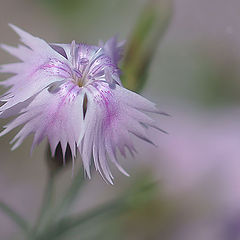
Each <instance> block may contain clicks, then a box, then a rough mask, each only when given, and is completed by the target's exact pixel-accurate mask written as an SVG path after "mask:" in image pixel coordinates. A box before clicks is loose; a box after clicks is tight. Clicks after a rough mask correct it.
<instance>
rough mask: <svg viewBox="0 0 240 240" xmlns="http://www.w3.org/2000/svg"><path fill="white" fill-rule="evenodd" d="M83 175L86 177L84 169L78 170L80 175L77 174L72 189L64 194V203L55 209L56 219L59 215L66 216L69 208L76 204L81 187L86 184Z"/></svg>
mask: <svg viewBox="0 0 240 240" xmlns="http://www.w3.org/2000/svg"><path fill="white" fill-rule="evenodd" d="M83 175H84V174H83V169H82V168H80V169H79V170H78V173H77V174H76V176H74V178H73V180H72V183H71V185H70V187H69V188H68V190H67V191H66V193H65V194H64V197H63V199H62V201H61V202H60V204H59V205H58V206H57V208H56V209H55V214H56V215H55V217H57V215H58V216H60V217H61V216H64V214H65V213H66V211H67V210H68V208H69V207H70V206H71V205H72V203H73V202H74V200H75V199H76V197H77V195H78V193H79V190H80V189H81V186H82V185H83V184H84V182H85V181H84V176H83Z"/></svg>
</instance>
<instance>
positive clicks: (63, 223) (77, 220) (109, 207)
mask: <svg viewBox="0 0 240 240" xmlns="http://www.w3.org/2000/svg"><path fill="white" fill-rule="evenodd" d="M123 207H124V204H123V201H122V199H121V198H120V199H117V200H113V201H112V202H110V203H107V204H105V205H103V206H99V207H97V208H95V209H93V210H90V211H88V212H86V213H85V214H81V215H77V216H73V217H66V218H64V219H62V220H60V221H59V222H58V223H57V224H56V225H54V226H51V228H50V229H48V230H47V231H46V232H45V233H44V234H43V235H42V236H40V237H39V238H38V240H43V239H51V240H54V239H59V237H61V236H62V235H63V234H66V233H67V232H69V231H71V230H72V229H74V228H75V227H80V226H81V225H82V224H84V223H87V222H88V221H90V220H92V219H94V218H96V217H99V216H101V215H103V214H109V213H111V212H114V213H117V212H119V210H121V209H122V208H123Z"/></svg>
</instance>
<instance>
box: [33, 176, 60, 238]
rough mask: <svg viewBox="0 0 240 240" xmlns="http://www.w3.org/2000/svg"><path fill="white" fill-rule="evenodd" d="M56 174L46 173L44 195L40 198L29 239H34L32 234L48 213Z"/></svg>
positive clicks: (34, 233)
mask: <svg viewBox="0 0 240 240" xmlns="http://www.w3.org/2000/svg"><path fill="white" fill-rule="evenodd" d="M55 176H56V174H48V180H47V184H46V186H45V191H44V196H43V200H42V206H41V208H40V212H39V216H38V218H37V220H36V223H35V225H34V227H33V230H32V233H31V237H30V239H34V236H35V235H36V234H37V233H38V232H39V230H40V229H41V227H42V225H43V223H44V220H45V219H46V217H47V215H48V210H49V208H50V206H51V202H52V198H53V187H54V180H55Z"/></svg>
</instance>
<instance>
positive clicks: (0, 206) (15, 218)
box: [0, 201, 29, 234]
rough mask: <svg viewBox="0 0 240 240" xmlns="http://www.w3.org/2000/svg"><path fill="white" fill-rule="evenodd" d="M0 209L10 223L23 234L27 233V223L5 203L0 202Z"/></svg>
mask: <svg viewBox="0 0 240 240" xmlns="http://www.w3.org/2000/svg"><path fill="white" fill-rule="evenodd" d="M0 209H1V211H2V212H4V213H5V214H6V215H7V216H8V217H9V218H11V219H12V221H13V222H14V223H15V224H17V225H18V226H19V228H20V229H21V230H22V231H23V232H24V233H25V234H28V233H29V224H28V223H27V221H26V220H25V219H24V218H23V217H22V216H21V215H20V214H19V213H17V212H16V211H15V210H13V209H12V208H11V207H9V206H8V205H7V204H6V203H4V202H2V201H0Z"/></svg>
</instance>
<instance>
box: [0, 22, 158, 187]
mask: <svg viewBox="0 0 240 240" xmlns="http://www.w3.org/2000/svg"><path fill="white" fill-rule="evenodd" d="M10 26H11V27H12V28H13V30H15V31H16V33H17V34H19V36H20V38H21V41H22V42H23V43H24V45H19V46H18V47H11V46H7V45H1V47H2V48H3V49H4V50H6V51H7V52H9V53H10V54H12V55H14V56H16V57H17V58H19V59H20V60H21V61H22V62H18V63H11V64H6V65H2V66H1V69H0V72H7V73H13V74H15V75H14V76H12V77H10V78H9V79H7V80H5V81H3V82H1V83H0V84H1V85H3V86H4V87H10V89H9V90H8V91H7V92H6V94H4V95H3V96H2V97H1V98H0V101H1V102H3V103H4V104H3V105H2V106H1V107H0V117H1V118H6V117H10V116H13V115H18V116H17V117H16V118H15V120H13V121H12V122H11V123H9V124H8V125H6V126H5V127H4V128H5V129H4V130H3V131H2V132H1V133H0V136H2V135H4V134H6V133H8V132H9V131H11V130H12V129H14V128H16V127H18V126H20V125H23V127H22V129H21V130H20V131H19V132H18V134H17V135H16V136H15V137H14V138H13V139H12V141H11V143H12V144H13V143H14V145H13V147H12V149H15V148H17V147H18V146H19V145H20V144H21V143H22V142H23V140H24V139H25V138H26V137H27V136H28V135H29V134H31V133H34V140H33V144H32V150H33V149H34V147H35V146H36V145H37V144H39V143H40V142H41V141H42V140H43V139H44V138H45V137H47V138H48V141H49V144H50V147H51V152H52V155H54V153H55V149H56V147H57V145H58V144H59V143H60V144H61V147H62V150H63V155H65V151H66V148H67V146H69V147H70V149H71V153H72V157H73V159H74V158H75V157H76V152H77V150H78V151H79V152H80V154H81V157H82V161H83V165H84V169H85V171H86V173H87V175H88V177H89V178H90V165H91V161H92V159H93V162H94V165H95V167H96V170H97V171H99V172H100V173H101V175H102V176H103V178H104V179H106V180H107V181H108V182H110V183H112V179H113V176H112V174H111V171H110V168H109V164H108V161H109V160H110V161H112V162H113V163H114V164H115V165H116V166H117V168H118V169H119V170H120V171H121V172H122V173H124V174H126V175H128V174H127V173H126V171H125V170H124V169H123V168H122V167H121V166H120V164H119V163H118V160H117V149H119V151H120V153H121V154H122V155H123V156H126V155H125V148H127V149H128V150H129V152H130V153H131V154H132V155H134V153H135V152H136V150H135V148H134V146H133V144H132V141H131V139H130V135H135V136H137V137H139V138H141V139H143V140H145V141H147V142H149V143H152V141H151V140H149V139H148V138H147V136H146V130H147V128H148V127H153V128H156V129H159V128H158V127H156V126H155V125H154V122H153V120H152V119H151V118H150V117H148V116H147V115H146V114H145V113H143V112H154V113H160V112H159V111H158V109H157V108H156V107H155V104H153V103H152V102H150V101H148V100H146V99H145V98H143V97H141V96H140V95H138V94H136V93H134V92H132V91H129V90H127V89H125V88H124V87H123V86H122V84H121V80H120V78H119V75H120V72H119V69H118V66H117V64H118V62H119V60H120V58H121V55H122V50H123V43H122V42H120V43H119V42H117V39H116V37H113V38H111V39H110V40H108V41H107V42H106V43H105V44H103V43H101V44H100V46H93V45H87V44H83V43H80V44H76V43H75V41H73V42H72V43H71V44H48V43H47V42H45V41H44V40H42V39H40V38H37V37H34V36H32V35H31V34H29V33H27V32H25V31H23V30H21V29H20V28H18V27H16V26H14V25H10ZM159 130H161V129H159Z"/></svg>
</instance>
